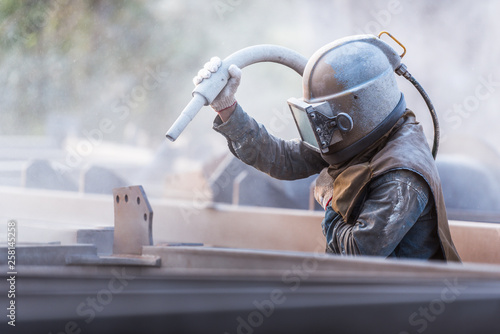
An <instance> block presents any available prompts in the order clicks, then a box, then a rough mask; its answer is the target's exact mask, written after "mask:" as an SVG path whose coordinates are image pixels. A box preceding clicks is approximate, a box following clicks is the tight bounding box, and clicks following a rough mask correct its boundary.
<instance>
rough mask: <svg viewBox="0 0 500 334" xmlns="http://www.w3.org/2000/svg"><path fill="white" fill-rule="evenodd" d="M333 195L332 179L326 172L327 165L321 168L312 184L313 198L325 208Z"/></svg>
mask: <svg viewBox="0 0 500 334" xmlns="http://www.w3.org/2000/svg"><path fill="white" fill-rule="evenodd" d="M332 197H333V179H332V177H331V176H330V174H328V167H326V168H323V170H322V171H321V173H319V176H318V178H317V179H316V185H315V186H314V198H315V199H316V201H317V202H318V203H319V205H321V206H322V207H323V209H325V210H326V207H327V206H328V205H329V204H330V201H331V200H332Z"/></svg>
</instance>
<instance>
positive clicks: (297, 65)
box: [166, 45, 307, 141]
mask: <svg viewBox="0 0 500 334" xmlns="http://www.w3.org/2000/svg"><path fill="white" fill-rule="evenodd" d="M260 62H274V63H278V64H282V65H285V66H288V67H290V68H291V69H293V70H294V71H295V72H297V73H298V74H300V75H301V76H302V73H304V68H305V66H306V63H307V58H305V57H304V56H302V55H301V54H299V53H297V52H295V51H293V50H291V49H288V48H285V47H282V46H278V45H255V46H250V47H247V48H244V49H242V50H239V51H237V52H235V53H233V54H231V55H230V56H228V57H227V58H226V59H224V60H223V62H222V65H221V67H220V68H219V70H218V71H217V72H215V73H213V74H212V76H211V77H210V78H208V79H204V80H203V81H202V82H201V83H200V84H199V85H198V86H196V88H195V89H194V90H193V93H192V94H193V98H192V99H191V101H190V102H189V103H188V105H187V106H186V107H185V108H184V110H182V112H181V114H180V115H179V117H178V118H177V120H176V121H175V122H174V124H173V125H172V126H171V127H170V129H169V130H168V131H167V134H166V136H167V138H168V139H169V140H171V141H175V140H176V139H177V137H179V135H180V134H181V133H182V131H184V129H185V128H186V126H187V125H188V124H189V122H191V120H192V119H193V118H194V117H195V116H196V114H198V112H199V111H200V109H201V108H202V107H203V106H204V105H208V104H210V103H211V102H212V101H213V100H214V99H215V98H216V97H217V95H219V93H220V92H221V90H222V89H223V88H224V86H226V83H227V80H228V79H229V73H228V68H229V66H230V65H232V64H234V65H236V66H238V67H239V68H244V67H246V66H248V65H251V64H255V63H260Z"/></svg>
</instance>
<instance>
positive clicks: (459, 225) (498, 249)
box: [450, 221, 500, 264]
mask: <svg viewBox="0 0 500 334" xmlns="http://www.w3.org/2000/svg"><path fill="white" fill-rule="evenodd" d="M450 227H451V229H450V230H451V236H452V238H453V242H454V243H455V246H456V248H457V251H458V253H459V254H460V256H461V258H462V261H464V262H475V263H492V264H500V224H494V223H478V222H459V221H454V222H452V223H451V225H450Z"/></svg>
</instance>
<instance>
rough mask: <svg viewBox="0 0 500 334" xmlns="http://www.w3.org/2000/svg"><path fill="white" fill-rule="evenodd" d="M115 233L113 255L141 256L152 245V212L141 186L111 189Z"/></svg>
mask: <svg viewBox="0 0 500 334" xmlns="http://www.w3.org/2000/svg"><path fill="white" fill-rule="evenodd" d="M113 198H114V207H115V232H114V242H113V254H114V255H118V254H127V255H142V246H151V245H153V231H152V225H153V210H152V209H151V205H150V204H149V201H148V198H147V197H146V193H145V192H144V189H143V188H142V186H130V187H123V188H115V189H113Z"/></svg>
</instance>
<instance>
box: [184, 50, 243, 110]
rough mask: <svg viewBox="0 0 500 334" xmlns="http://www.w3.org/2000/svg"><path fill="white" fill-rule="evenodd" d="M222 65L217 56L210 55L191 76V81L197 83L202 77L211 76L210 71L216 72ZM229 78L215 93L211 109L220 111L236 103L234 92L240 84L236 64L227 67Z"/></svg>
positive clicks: (239, 75)
mask: <svg viewBox="0 0 500 334" xmlns="http://www.w3.org/2000/svg"><path fill="white" fill-rule="evenodd" d="M221 65H222V61H221V60H220V58H219V57H212V59H210V61H209V62H207V63H206V64H205V65H204V66H203V68H202V69H201V70H200V71H199V72H198V75H197V76H195V77H194V78H193V83H194V84H195V86H196V85H199V84H200V83H201V82H202V81H203V79H208V78H210V77H211V76H212V73H215V72H217V70H218V69H219V67H220V66H221ZM228 71H229V79H228V81H227V84H226V86H225V87H224V88H223V89H222V91H221V92H220V93H219V95H217V97H216V98H215V99H214V100H213V101H212V103H210V106H211V107H212V109H214V110H215V111H217V112H221V111H222V110H224V109H227V108H230V107H232V106H233V105H235V104H236V98H235V97H234V94H235V93H236V90H237V89H238V86H239V85H240V80H241V69H240V68H239V67H238V66H236V65H234V64H233V65H231V66H229V68H228Z"/></svg>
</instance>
